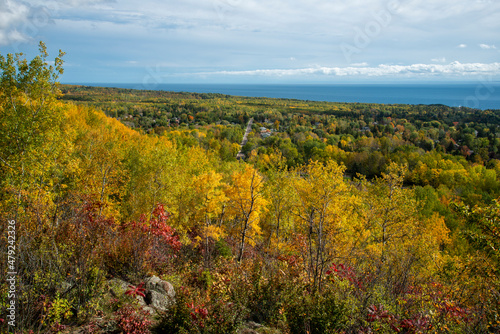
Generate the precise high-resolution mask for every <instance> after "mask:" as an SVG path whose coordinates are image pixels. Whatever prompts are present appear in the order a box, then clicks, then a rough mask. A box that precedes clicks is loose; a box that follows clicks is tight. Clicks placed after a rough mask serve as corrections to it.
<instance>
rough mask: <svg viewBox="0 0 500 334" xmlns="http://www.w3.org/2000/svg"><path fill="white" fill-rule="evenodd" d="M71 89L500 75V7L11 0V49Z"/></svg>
mask: <svg viewBox="0 0 500 334" xmlns="http://www.w3.org/2000/svg"><path fill="white" fill-rule="evenodd" d="M39 41H43V42H45V44H46V45H47V47H48V50H49V53H50V56H51V57H55V56H56V55H57V53H58V50H59V49H61V50H63V51H64V52H66V55H65V56H64V60H65V65H64V68H65V73H64V75H63V77H62V78H61V82H63V83H140V84H143V85H144V86H155V85H158V84H162V83H350V82H356V83H357V82H402V81H405V82H406V81H410V82H429V81H432V82H435V81H475V82H484V81H488V82H491V81H498V80H500V1H499V0H370V1H367V0H329V1H326V0H265V1H263V0H166V1H165V0H164V1H157V0H141V1H132V0H64V1H63V0H25V1H17V0H0V53H1V54H2V55H5V54H7V53H15V52H23V53H25V54H26V55H27V57H28V58H32V57H34V56H35V55H36V54H37V50H38V47H37V45H38V42H39Z"/></svg>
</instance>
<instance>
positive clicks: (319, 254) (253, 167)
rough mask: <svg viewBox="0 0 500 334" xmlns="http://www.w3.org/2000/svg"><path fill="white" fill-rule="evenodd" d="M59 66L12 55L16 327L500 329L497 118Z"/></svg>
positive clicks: (8, 75) (0, 150)
mask: <svg viewBox="0 0 500 334" xmlns="http://www.w3.org/2000/svg"><path fill="white" fill-rule="evenodd" d="M47 56H48V55H47V54H46V52H45V49H44V48H43V47H41V55H40V56H39V57H37V58H35V59H34V60H32V61H30V62H26V63H22V61H21V62H20V63H18V62H16V61H15V59H14V58H13V57H9V56H7V57H1V58H0V63H1V72H0V73H1V82H0V112H1V122H0V133H1V135H0V182H1V183H0V186H1V191H0V202H1V204H0V222H1V227H0V229H1V230H2V233H1V236H2V238H1V243H0V248H1V250H2V253H3V254H4V256H3V257H2V261H0V266H1V269H2V270H3V272H4V273H7V272H11V273H15V274H12V275H11V276H13V277H14V280H13V281H12V280H11V281H2V285H1V287H0V289H1V291H2V294H1V299H0V300H1V307H2V314H5V316H4V315H2V316H0V318H1V319H3V322H2V321H1V320H0V322H1V323H0V328H1V329H2V331H7V330H10V331H14V330H13V329H14V328H13V327H12V326H11V327H9V322H10V321H15V325H16V326H15V331H16V332H19V333H28V332H30V331H32V332H33V333H57V332H61V333H69V332H70V331H71V330H72V329H75V328H78V329H81V330H85V331H86V332H87V333H150V332H153V333H231V332H235V333H236V332H240V333H255V332H257V333H372V332H375V331H377V332H381V333H393V332H402V333H424V332H438V333H447V332H449V333H489V332H492V333H493V332H498V331H499V330H500V320H499V306H500V305H499V300H500V290H499V288H500V281H499V269H500V263H499V253H498V249H499V247H500V245H499V240H500V238H499V237H500V235H499V233H500V232H499V229H498V228H499V225H498V224H499V223H498V222H499V218H500V211H499V206H498V202H497V201H496V199H497V198H498V196H499V192H500V161H499V160H498V159H497V158H498V149H499V148H500V140H499V138H498V137H499V136H498V135H497V134H498V133H500V131H499V129H498V127H499V125H500V124H499V122H500V120H499V118H498V111H494V110H490V111H481V110H473V109H467V108H449V107H445V106H424V105H419V106H411V105H375V104H347V103H326V102H309V101H298V100H283V99H264V98H246V97H233V96H225V95H220V94H195V93H192V94H191V93H172V92H160V91H133V90H124V89H114V88H91V87H84V86H66V85H62V86H60V85H58V84H57V80H58V76H59V75H60V74H62V61H61V60H60V57H58V58H56V60H55V63H54V64H55V65H54V66H53V67H51V66H49V65H48V61H47ZM60 56H61V55H60ZM250 119H253V123H252V124H251V129H252V130H251V131H250V133H249V135H248V141H247V143H246V144H245V145H244V146H243V148H242V152H243V153H244V154H245V160H240V161H238V160H236V155H237V153H238V152H239V150H240V145H239V144H240V142H241V140H242V138H243V134H244V132H245V128H246V126H247V124H248V121H249V120H250ZM153 276H157V277H159V278H161V279H163V280H165V281H168V282H170V283H171V284H172V285H173V288H174V289H175V294H176V297H175V300H172V303H173V304H172V306H171V307H170V308H169V309H168V310H161V309H154V308H153V309H152V313H153V314H151V313H149V312H146V311H145V310H144V307H143V305H140V304H139V303H138V302H137V299H136V297H137V296H140V295H141V294H146V293H151V291H147V289H146V290H142V287H143V286H144V285H141V284H142V283H144V282H145V281H146V280H150V279H151V277H153ZM112 279H115V280H117V279H120V280H123V281H125V282H128V283H130V284H131V286H130V287H128V288H126V290H127V292H128V293H126V294H124V293H121V294H115V295H113V293H110V282H111V281H112ZM12 282H14V283H12ZM12 293H14V294H15V296H11V294H12ZM11 305H14V308H15V312H14V320H12V312H11V311H10V309H12V307H11ZM9 308H10V309H9ZM9 315H10V316H11V317H8V316H9ZM252 328H253V329H252Z"/></svg>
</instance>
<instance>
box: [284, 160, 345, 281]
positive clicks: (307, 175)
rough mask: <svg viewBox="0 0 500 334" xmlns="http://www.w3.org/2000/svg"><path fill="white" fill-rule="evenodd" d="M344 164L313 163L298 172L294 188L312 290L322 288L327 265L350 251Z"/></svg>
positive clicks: (330, 162) (298, 225)
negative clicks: (343, 250)
mask: <svg viewBox="0 0 500 334" xmlns="http://www.w3.org/2000/svg"><path fill="white" fill-rule="evenodd" d="M344 171H345V167H344V166H343V165H338V164H337V163H336V162H333V161H328V162H327V163H326V165H323V164H321V163H320V162H317V161H312V162H310V163H309V164H308V165H306V166H304V167H302V168H300V169H298V170H297V171H296V176H297V178H296V179H295V182H294V188H295V191H296V193H297V197H298V203H297V205H296V207H295V210H294V214H295V215H296V218H297V219H296V223H297V229H298V231H299V233H302V234H303V235H305V236H306V238H307V255H306V254H304V255H305V256H306V257H307V261H306V262H307V263H308V268H307V272H308V275H309V278H310V279H311V281H312V282H313V289H321V278H322V276H323V273H324V271H325V268H326V267H327V265H328V263H329V262H330V261H332V260H333V259H334V258H335V257H340V256H341V254H342V253H343V252H342V248H343V247H345V248H348V247H349V242H348V241H347V240H346V239H345V238H344V237H345V234H346V233H345V232H346V230H347V225H348V220H349V217H351V218H352V216H351V212H352V207H351V204H352V203H354V202H355V199H354V198H353V197H352V196H351V194H350V191H349V186H348V185H347V183H346V182H344Z"/></svg>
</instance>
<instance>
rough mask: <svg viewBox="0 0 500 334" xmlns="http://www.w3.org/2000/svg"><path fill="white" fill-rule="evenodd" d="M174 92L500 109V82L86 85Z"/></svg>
mask: <svg viewBox="0 0 500 334" xmlns="http://www.w3.org/2000/svg"><path fill="white" fill-rule="evenodd" d="M86 85H91V86H104V87H119V88H134V89H153V90H164V91H174V92H195V93H221V94H227V95H237V96H251V97H273V98H287V99H298V100H310V101H329V102H360V103H384V104H444V105H447V106H451V107H461V106H463V107H470V108H478V109H483V110H486V109H500V82H477V83H451V84H450V83H438V84H317V85H316V84H314V85H313V84H293V85H289V84H158V85H146V86H143V85H141V84H86Z"/></svg>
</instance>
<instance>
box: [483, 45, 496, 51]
mask: <svg viewBox="0 0 500 334" xmlns="http://www.w3.org/2000/svg"><path fill="white" fill-rule="evenodd" d="M479 47H480V48H481V49H485V50H489V49H496V48H497V47H496V46H494V45H488V44H479Z"/></svg>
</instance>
